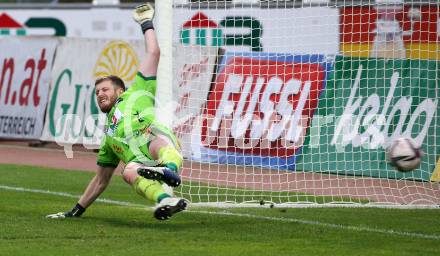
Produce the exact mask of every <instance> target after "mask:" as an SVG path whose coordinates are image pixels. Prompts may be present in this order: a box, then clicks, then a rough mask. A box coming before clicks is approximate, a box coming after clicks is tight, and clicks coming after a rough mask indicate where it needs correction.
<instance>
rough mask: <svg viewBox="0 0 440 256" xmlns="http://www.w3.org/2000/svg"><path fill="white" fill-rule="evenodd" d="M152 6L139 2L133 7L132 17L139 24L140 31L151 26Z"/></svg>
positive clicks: (151, 27)
mask: <svg viewBox="0 0 440 256" xmlns="http://www.w3.org/2000/svg"><path fill="white" fill-rule="evenodd" d="M153 17H154V8H153V6H152V5H151V4H150V3H146V4H141V5H139V6H137V7H136V8H134V11H133V19H134V20H135V21H136V22H137V23H139V25H141V28H142V33H145V31H147V30H149V29H154V27H153V21H152V20H153Z"/></svg>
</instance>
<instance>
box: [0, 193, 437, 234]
mask: <svg viewBox="0 0 440 256" xmlns="http://www.w3.org/2000/svg"><path fill="white" fill-rule="evenodd" d="M0 189H4V190H12V191H18V192H30V193H38V194H47V195H55V196H63V197H69V198H75V199H78V198H79V197H80V196H78V195H72V194H69V193H65V192H55V191H50V190H41V189H29V188H22V187H11V186H6V185H0ZM96 201H97V202H100V203H106V204H113V205H121V206H129V207H136V208H144V209H151V207H147V206H145V205H142V204H135V203H130V202H125V201H117V200H111V199H97V200H96ZM187 212H190V213H199V214H208V215H217V216H235V217H244V218H252V219H260V220H269V221H281V222H290V223H298V224H305V225H314V226H322V227H327V228H334V229H343V230H351V231H356V232H372V233H379V234H386V235H397V236H406V237H411V238H425V239H434V240H440V235H435V234H423V233H413V232H405V231H397V230H392V229H378V228H369V227H359V226H350V225H341V224H333V223H325V222H320V221H313V220H304V219H296V218H285V217H268V216H260V215H253V214H246V213H232V212H225V211H223V212H213V211H201V210H188V211H187Z"/></svg>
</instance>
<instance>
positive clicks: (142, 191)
mask: <svg viewBox="0 0 440 256" xmlns="http://www.w3.org/2000/svg"><path fill="white" fill-rule="evenodd" d="M144 168H145V166H144V165H142V164H140V163H136V162H130V163H128V164H127V165H126V167H125V168H124V171H123V173H122V177H123V179H124V180H125V181H126V182H127V183H129V184H130V185H131V186H132V187H133V189H134V190H135V191H136V193H137V194H139V195H141V196H142V197H144V198H146V199H148V200H150V201H152V202H155V203H157V206H156V208H155V211H154V217H155V218H156V219H159V220H166V219H168V218H170V217H171V216H172V215H173V214H175V213H177V212H180V211H183V210H185V209H186V206H187V202H186V201H185V200H184V199H181V198H176V197H173V196H172V190H171V191H165V188H164V186H163V184H162V182H160V181H158V180H152V179H147V178H144V177H142V176H140V175H138V171H139V170H140V169H144Z"/></svg>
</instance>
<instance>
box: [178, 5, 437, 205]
mask: <svg viewBox="0 0 440 256" xmlns="http://www.w3.org/2000/svg"><path fill="white" fill-rule="evenodd" d="M173 12H174V15H173V19H174V21H173V45H174V50H173V76H174V79H173V93H174V96H173V97H174V100H175V101H176V102H178V106H177V108H176V111H175V116H176V120H175V122H174V130H175V131H176V133H177V134H178V136H179V137H180V139H181V141H182V149H183V154H184V156H185V159H186V161H185V164H184V168H183V171H182V176H183V177H184V181H185V182H184V184H183V186H182V187H181V188H180V189H179V190H178V191H177V193H180V194H182V195H183V196H185V197H186V198H188V199H189V200H191V201H192V202H193V203H200V204H208V205H217V206H218V205H224V203H226V202H228V203H232V204H239V205H241V206H242V205H243V203H255V204H257V205H258V204H265V205H271V203H274V204H275V205H277V204H279V205H296V206H298V205H307V206H309V205H312V206H323V205H324V206H329V205H347V204H355V205H359V206H370V205H373V206H378V205H380V206H383V205H386V206H408V205H409V206H413V207H416V206H438V205H439V204H440V186H439V183H438V180H440V177H439V174H438V173H437V172H436V169H435V167H436V160H437V155H438V147H437V145H438V143H439V141H438V139H437V123H438V114H437V110H438V94H437V93H438V88H439V66H438V65H439V62H438V61H439V57H440V56H439V52H440V51H439V36H440V21H439V18H438V17H439V6H438V3H436V2H435V1H431V2H430V1H405V2H404V1H399V0H390V1H386V0H381V1H379V0H378V1H373V0H370V1H324V0H316V1H314V0H307V1H306V0H304V1H226V2H225V1H208V2H192V3H188V2H186V1H175V3H174V8H173ZM399 137H412V138H413V139H414V140H415V141H416V142H417V143H418V145H420V146H421V148H422V150H423V151H424V152H425V155H424V156H423V158H422V163H421V165H420V166H419V168H417V169H416V170H413V171H411V172H406V173H402V172H398V171H396V169H395V168H394V167H392V166H390V165H389V163H387V160H386V153H385V152H386V149H387V147H388V146H389V145H390V143H391V142H392V141H393V140H394V139H396V138H399ZM269 202H270V203H269Z"/></svg>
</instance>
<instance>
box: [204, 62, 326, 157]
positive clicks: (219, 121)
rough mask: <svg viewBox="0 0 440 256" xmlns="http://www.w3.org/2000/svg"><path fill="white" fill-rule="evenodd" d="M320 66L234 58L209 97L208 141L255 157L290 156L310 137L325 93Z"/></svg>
mask: <svg viewBox="0 0 440 256" xmlns="http://www.w3.org/2000/svg"><path fill="white" fill-rule="evenodd" d="M324 79H325V69H324V67H323V66H322V65H320V64H318V63H307V62H300V61H299V62H295V59H294V58H293V57H292V56H290V57H286V56H284V57H280V56H266V57H263V58H262V57H261V56H258V57H253V56H229V57H226V61H225V62H224V65H223V66H222V67H221V68H220V69H219V73H218V75H217V77H216V80H215V83H214V85H213V88H212V90H211V93H210V94H209V96H208V103H207V107H206V109H205V113H204V120H203V121H204V122H203V128H202V143H203V145H204V146H206V147H208V148H210V149H217V150H222V151H229V152H235V153H244V154H250V155H254V156H260V157H264V156H271V157H290V156H293V155H294V154H295V152H296V150H297V149H298V148H300V147H301V146H302V144H303V142H304V137H305V133H306V131H307V128H308V126H309V123H310V120H311V117H312V115H313V112H314V110H315V108H316V106H317V103H318V97H319V94H320V92H321V90H322V89H323V86H324Z"/></svg>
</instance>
